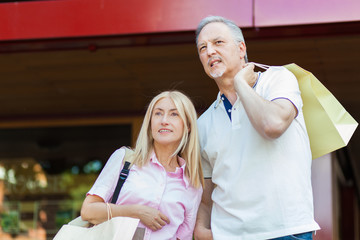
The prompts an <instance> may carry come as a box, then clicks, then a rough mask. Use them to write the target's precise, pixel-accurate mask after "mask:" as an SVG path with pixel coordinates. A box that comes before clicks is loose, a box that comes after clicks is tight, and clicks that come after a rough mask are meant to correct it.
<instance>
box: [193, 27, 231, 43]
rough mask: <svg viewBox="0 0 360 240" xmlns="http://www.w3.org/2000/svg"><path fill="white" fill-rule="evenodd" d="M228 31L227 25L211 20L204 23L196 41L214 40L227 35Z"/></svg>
mask: <svg viewBox="0 0 360 240" xmlns="http://www.w3.org/2000/svg"><path fill="white" fill-rule="evenodd" d="M229 33H230V31H229V28H228V26H226V25H225V24H224V23H221V22H213V23H209V24H207V25H205V26H204V27H203V29H201V31H200V33H199V38H198V43H199V44H200V43H201V41H204V40H215V39H219V38H221V37H225V36H228V34H229Z"/></svg>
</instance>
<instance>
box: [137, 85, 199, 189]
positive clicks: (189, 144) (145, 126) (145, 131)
mask: <svg viewBox="0 0 360 240" xmlns="http://www.w3.org/2000/svg"><path fill="white" fill-rule="evenodd" d="M163 98H170V99H171V100H172V101H173V102H174V104H175V106H176V108H177V111H178V112H179V115H180V117H181V119H182V121H183V123H184V132H183V136H182V138H181V141H180V144H179V146H178V148H177V149H176V150H175V152H174V153H173V156H175V155H179V156H180V157H182V158H183V159H184V160H185V162H186V167H185V175H186V176H187V177H188V178H189V182H190V184H191V185H192V186H194V187H196V188H198V187H200V186H204V179H203V173H202V168H201V161H200V145H199V135H198V131H197V123H196V119H197V114H196V111H195V108H194V105H193V103H192V102H191V100H190V99H189V98H188V97H187V96H186V95H185V94H183V93H181V92H179V91H165V92H161V93H160V94H158V95H157V96H155V97H154V98H153V99H152V100H151V102H150V104H149V106H148V108H147V111H146V114H145V117H144V120H143V123H142V126H141V129H140V133H139V136H138V138H137V140H136V146H135V149H134V153H133V154H132V155H131V156H130V157H132V158H133V164H135V165H137V166H139V167H142V166H144V165H145V164H146V163H148V161H149V160H150V154H151V153H152V151H153V150H154V139H153V137H152V133H151V116H152V113H153V110H154V107H155V105H156V103H157V102H158V101H159V100H161V99H163Z"/></svg>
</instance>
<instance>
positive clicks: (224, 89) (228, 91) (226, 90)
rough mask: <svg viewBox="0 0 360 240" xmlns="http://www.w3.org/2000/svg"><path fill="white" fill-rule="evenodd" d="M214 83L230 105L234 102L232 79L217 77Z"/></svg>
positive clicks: (234, 92) (234, 94) (234, 93)
mask: <svg viewBox="0 0 360 240" xmlns="http://www.w3.org/2000/svg"><path fill="white" fill-rule="evenodd" d="M215 81H216V84H217V86H218V88H219V91H220V93H221V94H225V96H226V97H227V99H228V100H229V101H230V103H231V104H232V105H234V104H235V102H236V99H237V95H236V91H235V87H234V79H233V78H232V79H231V78H219V79H215Z"/></svg>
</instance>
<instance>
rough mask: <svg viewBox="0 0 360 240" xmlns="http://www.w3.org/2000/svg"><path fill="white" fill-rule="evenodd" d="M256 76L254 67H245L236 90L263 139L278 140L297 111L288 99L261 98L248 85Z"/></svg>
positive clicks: (235, 83)
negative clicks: (271, 99) (270, 99)
mask: <svg viewBox="0 0 360 240" xmlns="http://www.w3.org/2000/svg"><path fill="white" fill-rule="evenodd" d="M255 76H256V75H255V73H254V65H253V64H248V65H247V66H245V67H244V68H243V69H242V70H241V71H240V72H238V73H237V74H236V76H235V79H234V87H235V90H236V92H237V94H238V96H239V98H240V100H241V102H242V104H243V106H244V108H245V111H246V113H247V115H248V117H249V119H250V121H251V123H252V125H253V126H254V128H255V129H256V130H257V131H258V132H259V133H260V134H261V135H262V136H263V137H266V138H278V137H280V136H281V135H282V134H283V133H284V132H285V131H286V129H287V128H288V127H289V126H290V124H291V122H292V121H293V120H294V118H295V116H296V114H297V110H296V108H295V106H294V105H293V104H292V103H291V102H290V101H289V100H287V99H276V100H274V101H268V100H265V99H264V98H262V97H261V96H259V95H258V94H257V93H256V92H255V91H254V90H253V89H252V88H251V87H250V86H249V84H248V83H249V82H252V81H253V78H254V77H255Z"/></svg>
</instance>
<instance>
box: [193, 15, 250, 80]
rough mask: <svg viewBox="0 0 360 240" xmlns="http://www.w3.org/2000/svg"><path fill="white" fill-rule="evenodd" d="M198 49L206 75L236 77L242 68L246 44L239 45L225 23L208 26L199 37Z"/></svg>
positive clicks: (214, 77)
mask: <svg viewBox="0 0 360 240" xmlns="http://www.w3.org/2000/svg"><path fill="white" fill-rule="evenodd" d="M197 49H198V53H199V57H200V61H201V63H202V65H203V67H204V70H205V72H206V74H207V75H208V76H209V77H211V78H213V79H217V78H222V77H234V76H235V74H236V73H238V72H239V71H240V69H241V68H242V63H244V61H242V59H243V58H244V56H245V53H246V47H245V44H244V43H237V42H235V40H234V37H233V35H232V34H231V31H230V29H229V28H228V26H226V25H225V24H224V23H220V22H214V23H209V24H207V25H206V26H205V27H204V28H203V29H202V30H201V32H200V34H199V36H198V44H197Z"/></svg>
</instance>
